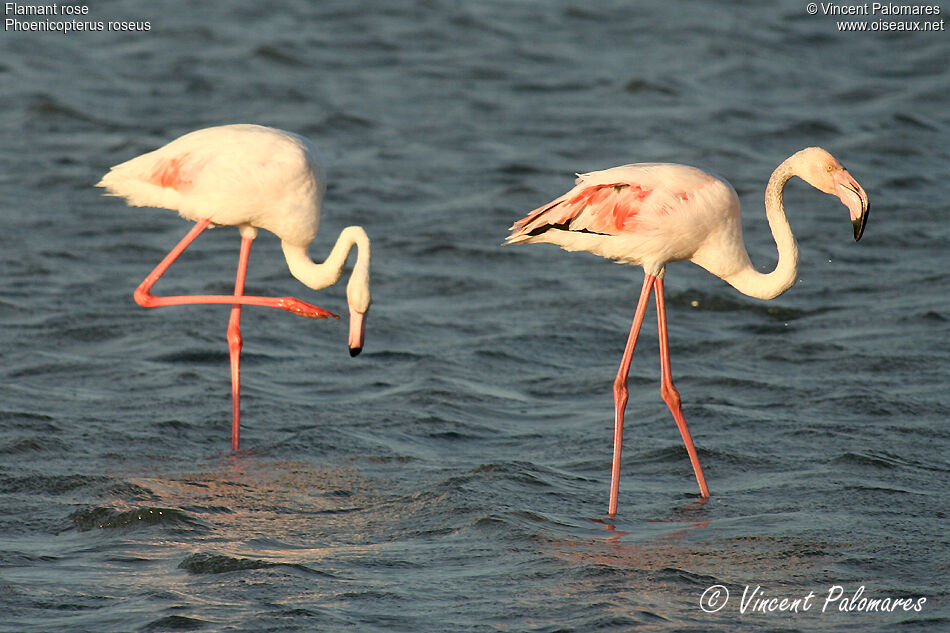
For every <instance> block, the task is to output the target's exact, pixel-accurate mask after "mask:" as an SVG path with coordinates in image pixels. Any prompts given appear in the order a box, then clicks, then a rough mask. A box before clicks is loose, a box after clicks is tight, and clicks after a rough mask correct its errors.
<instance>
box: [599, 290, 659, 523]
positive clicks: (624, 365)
mask: <svg viewBox="0 0 950 633" xmlns="http://www.w3.org/2000/svg"><path fill="white" fill-rule="evenodd" d="M654 279H655V277H654V276H653V275H647V274H645V273H644V276H643V289H642V290H640V300H639V301H638V302H637V311H636V313H635V314H634V316H633V325H632V326H630V335H629V336H628V337H627V346H626V347H625V348H624V350H623V358H622V359H621V361H620V369H619V370H618V371H617V378H616V380H614V459H613V466H612V467H611V471H610V505H609V509H608V510H607V514H608V515H609V516H611V517H613V516H615V515H616V514H617V497H618V496H619V495H620V452H621V450H622V448H623V412H624V409H625V408H626V407H627V376H628V375H629V374H630V359H632V358H633V348H634V347H636V345H637V336H638V335H639V334H640V326H642V325H643V317H644V315H645V314H646V311H647V303H649V301H650V291H651V290H652V289H653V280H654Z"/></svg>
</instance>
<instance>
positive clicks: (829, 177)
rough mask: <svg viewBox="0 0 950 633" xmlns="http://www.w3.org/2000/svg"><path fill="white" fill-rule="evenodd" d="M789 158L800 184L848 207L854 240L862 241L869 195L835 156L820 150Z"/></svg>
mask: <svg viewBox="0 0 950 633" xmlns="http://www.w3.org/2000/svg"><path fill="white" fill-rule="evenodd" d="M792 158H793V159H795V160H794V163H793V166H794V168H795V173H796V174H797V175H798V176H799V177H800V178H801V179H802V180H804V181H805V182H807V183H808V184H809V185H811V186H812V187H814V188H815V189H818V190H819V191H823V192H825V193H827V194H831V195H833V196H838V198H839V199H840V200H841V202H842V203H843V204H844V206H846V207H848V210H849V211H850V212H851V224H852V226H853V227H854V240H855V241H858V240H859V239H861V235H862V234H863V233H864V225H865V224H867V221H868V211H869V210H870V208H871V205H870V203H869V202H868V194H867V193H865V192H864V189H863V188H862V187H861V185H859V184H858V181H857V180H855V179H854V177H852V176H851V174H849V173H848V170H847V169H845V168H844V167H842V166H841V163H839V162H838V160H837V159H836V158H835V157H834V156H832V155H831V154H829V153H828V152H826V151H825V150H823V149H821V148H820V147H809V148H808V149H803V150H802V151H800V152H798V153H797V154H795V156H793V157H792Z"/></svg>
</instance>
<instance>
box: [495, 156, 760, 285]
mask: <svg viewBox="0 0 950 633" xmlns="http://www.w3.org/2000/svg"><path fill="white" fill-rule="evenodd" d="M512 230H513V233H512V234H511V235H510V236H509V237H508V242H509V243H515V244H516V243H520V242H533V243H549V244H557V245H558V246H560V247H561V248H563V249H565V250H568V251H588V252H591V253H594V254H596V255H601V256H603V257H607V258H609V259H614V260H617V261H620V262H624V263H627V264H635V265H639V266H642V267H643V268H644V269H645V270H647V271H649V272H651V273H652V274H654V275H656V274H658V273H659V271H660V269H661V268H662V267H663V265H664V264H665V263H666V262H671V261H680V260H689V259H692V258H694V257H699V258H702V256H703V253H704V252H705V251H708V250H716V251H717V252H720V253H722V252H723V251H724V250H726V251H727V252H728V255H727V256H731V257H733V258H736V259H738V260H739V261H741V259H742V258H741V257H737V253H738V252H740V251H741V252H744V248H743V245H742V226H741V224H740V216H739V199H738V196H737V195H736V192H735V190H734V189H733V188H732V186H731V185H730V184H729V183H728V182H726V181H725V180H722V179H721V178H717V177H715V176H712V175H710V174H707V173H705V172H703V171H701V170H699V169H696V168H695V167H688V166H686V165H675V164H670V163H638V164H634V165H623V166H621V167H614V168H612V169H605V170H602V171H595V172H591V173H587V174H581V175H579V176H578V178H577V184H576V186H575V187H574V188H573V189H571V190H570V191H569V192H567V193H566V194H564V195H563V196H561V197H559V198H557V199H556V200H554V201H552V202H550V203H548V204H546V205H544V206H542V207H540V208H538V209H535V210H534V211H532V212H531V213H529V214H528V216H527V217H525V218H524V219H522V220H519V221H518V222H516V223H515V224H514V226H512ZM706 244H710V245H717V246H718V248H716V249H704V245H706ZM723 254H725V253H723ZM713 259H724V257H718V258H713Z"/></svg>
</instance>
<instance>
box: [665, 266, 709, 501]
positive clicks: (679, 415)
mask: <svg viewBox="0 0 950 633" xmlns="http://www.w3.org/2000/svg"><path fill="white" fill-rule="evenodd" d="M653 289H654V292H655V294H656V320H657V329H658V330H659V333H660V395H662V397H663V401H664V402H666V404H667V406H668V407H669V408H670V411H671V412H672V413H673V419H674V420H676V426H677V427H679V430H680V435H682V436H683V443H684V444H686V452H687V453H689V461H690V462H691V463H692V464H693V472H694V473H695V474H696V481H697V482H698V483H699V494H700V495H702V496H703V497H704V498H705V497H708V496H709V488H707V487H706V478H705V477H703V469H702V467H701V466H700V465H699V456H698V455H697V454H696V447H695V446H693V438H692V437H691V436H690V434H689V427H687V426H686V418H685V417H683V408H682V407H681V406H680V394H679V392H678V391H676V387H674V386H673V373H672V372H671V371H670V343H669V340H668V338H667V333H666V303H665V301H664V300H663V280H662V279H660V278H659V277H657V278H656V279H655V280H654V281H653Z"/></svg>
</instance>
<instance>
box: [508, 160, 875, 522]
mask: <svg viewBox="0 0 950 633" xmlns="http://www.w3.org/2000/svg"><path fill="white" fill-rule="evenodd" d="M795 176H798V177H799V178H801V179H802V180H804V181H805V182H807V183H808V184H810V185H811V186H812V187H814V188H816V189H818V190H819V191H822V192H824V193H827V194H831V195H835V196H837V197H838V198H840V199H841V202H843V203H844V205H845V206H846V207H847V208H848V210H849V211H850V214H851V223H852V225H853V228H854V239H855V241H857V240H859V239H861V234H862V233H863V232H864V225H865V223H866V222H867V217H868V208H869V206H868V197H867V194H866V193H865V192H864V189H862V188H861V185H859V184H858V183H857V181H856V180H855V179H854V178H852V177H851V174H849V173H848V171H847V170H846V169H845V168H844V167H842V166H841V164H840V163H839V162H838V161H837V160H836V159H835V158H834V156H832V155H831V154H829V153H828V152H826V151H825V150H823V149H821V148H818V147H810V148H807V149H804V150H802V151H800V152H798V153H796V154H794V155H792V156H791V157H789V158H788V159H787V160H785V161H784V162H783V163H782V164H781V165H779V166H778V168H777V169H776V170H775V171H774V172H773V173H772V177H771V178H770V179H769V183H768V185H767V186H766V189H765V215H766V217H767V218H768V222H769V227H770V228H771V230H772V236H773V237H774V238H775V243H776V246H777V248H778V264H777V265H776V267H775V270H773V271H772V272H770V273H767V274H764V273H760V272H758V271H756V269H755V268H754V267H753V266H752V262H751V261H750V260H749V255H748V253H747V252H746V249H745V245H744V243H743V241H742V223H741V218H740V215H739V198H738V196H737V195H736V192H735V190H734V189H733V188H732V186H730V185H729V183H728V182H726V181H725V180H722V179H720V178H717V177H715V176H712V175H710V174H707V173H705V172H703V171H700V170H699V169H696V168H694V167H687V166H685V165H673V164H665V163H639V164H636V165H624V166H622V167H614V168H613V169H606V170H603V171H596V172H591V173H588V174H582V175H579V176H578V179H577V186H576V187H574V188H573V189H572V190H570V191H569V192H567V193H566V194H564V195H563V196H561V197H560V198H557V199H556V200H554V201H552V202H550V203H548V204H546V205H544V206H542V207H539V208H538V209H535V210H534V211H532V212H531V213H529V214H528V215H527V217H525V218H523V219H521V220H518V221H517V222H515V223H514V225H513V226H512V227H511V229H510V230H511V233H510V234H509V235H508V238H507V240H506V241H507V243H509V244H520V243H542V244H557V245H558V246H560V247H561V248H563V249H565V250H568V251H588V252H591V253H594V254H596V255H601V256H603V257H608V258H610V259H614V260H617V261H619V262H622V263H627V264H634V265H638V266H642V267H643V271H644V278H643V288H642V289H641V291H640V299H639V301H638V303H637V309H636V312H635V315H634V318H633V325H632V327H631V328H630V335H629V336H628V338H627V344H626V347H625V348H624V352H623V358H622V360H621V363H620V370H619V371H618V372H617V378H616V379H615V380H614V386H613V391H614V451H613V465H612V469H611V482H610V503H609V507H608V513H609V515H610V516H611V517H613V516H615V515H616V513H617V498H618V495H619V490H620V453H621V448H622V445H623V416H624V409H625V408H626V405H627V376H628V374H629V371H630V359H631V358H632V357H633V350H634V346H635V345H636V342H637V336H638V334H639V332H640V326H641V325H642V323H643V317H644V314H645V313H646V307H647V303H648V302H649V299H650V294H651V293H653V294H654V295H656V312H657V328H658V330H659V343H660V394H661V396H662V397H663V400H664V401H665V402H666V404H667V406H669V408H670V411H671V412H672V414H673V418H674V420H676V424H677V426H678V427H679V431H680V434H681V435H682V437H683V442H684V443H685V444H686V451H687V453H688V454H689V459H690V462H691V463H692V465H693V472H694V474H695V475H696V480H697V482H698V483H699V490H700V494H701V495H702V497H704V498H705V497H708V496H709V488H708V487H707V486H706V479H705V477H704V476H703V470H702V468H701V467H700V465H699V457H698V456H697V454H696V448H695V447H694V446H693V440H692V438H691V437H690V433H689V428H688V427H687V426H686V420H685V418H684V417H683V409H682V407H681V406H680V397H679V393H678V392H677V391H676V388H675V387H674V386H673V378H672V374H671V372H670V354H669V342H668V338H667V329H666V305H665V303H664V300H663V275H664V273H665V271H666V264H667V263H668V262H673V261H681V260H688V261H691V262H693V263H694V264H698V265H699V266H702V267H703V268H705V269H706V270H708V271H709V272H711V273H712V274H714V275H716V276H717V277H720V278H722V279H724V280H725V281H726V282H728V283H729V284H731V285H732V286H733V287H735V288H736V289H737V290H738V291H739V292H742V293H744V294H747V295H749V296H751V297H756V298H759V299H772V298H774V297H777V296H778V295H780V294H782V293H783V292H785V291H786V290H788V289H789V288H790V287H791V286H792V284H794V283H795V279H796V277H797V275H798V246H797V245H796V243H795V237H794V236H793V235H792V230H791V228H790V227H789V224H788V219H787V218H786V217H785V205H784V203H783V191H784V189H785V184H786V183H787V182H788V181H789V180H790V179H791V178H793V177H795Z"/></svg>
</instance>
